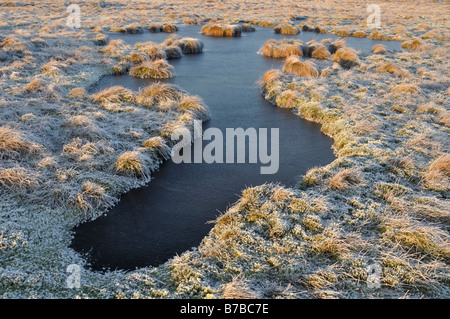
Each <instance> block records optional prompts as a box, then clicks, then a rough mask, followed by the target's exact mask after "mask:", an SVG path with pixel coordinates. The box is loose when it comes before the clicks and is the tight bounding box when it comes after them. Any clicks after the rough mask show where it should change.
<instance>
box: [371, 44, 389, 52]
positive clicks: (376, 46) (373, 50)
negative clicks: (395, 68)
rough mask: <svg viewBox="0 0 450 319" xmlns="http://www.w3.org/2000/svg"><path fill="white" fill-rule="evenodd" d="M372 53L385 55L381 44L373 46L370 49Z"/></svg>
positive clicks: (384, 49)
mask: <svg viewBox="0 0 450 319" xmlns="http://www.w3.org/2000/svg"><path fill="white" fill-rule="evenodd" d="M372 53H375V54H385V53H386V47H385V46H384V45H383V44H375V45H374V46H373V47H372Z"/></svg>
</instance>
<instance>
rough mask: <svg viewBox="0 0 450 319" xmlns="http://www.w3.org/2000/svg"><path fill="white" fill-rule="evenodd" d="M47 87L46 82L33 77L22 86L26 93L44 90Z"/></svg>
mask: <svg viewBox="0 0 450 319" xmlns="http://www.w3.org/2000/svg"><path fill="white" fill-rule="evenodd" d="M48 89H49V88H48V85H47V82H45V81H44V80H42V79H33V80H32V81H31V82H30V83H28V84H27V85H26V86H25V87H24V88H23V90H24V92H27V93H37V92H46V91H47V90H48Z"/></svg>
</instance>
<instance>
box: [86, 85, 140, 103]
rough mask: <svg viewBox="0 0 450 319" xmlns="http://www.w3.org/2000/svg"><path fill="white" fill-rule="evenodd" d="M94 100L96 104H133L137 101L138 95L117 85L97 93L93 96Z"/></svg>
mask: <svg viewBox="0 0 450 319" xmlns="http://www.w3.org/2000/svg"><path fill="white" fill-rule="evenodd" d="M92 100H93V101H94V102H96V103H120V102H130V103H133V102H135V101H136V95H135V94H134V93H133V91H131V90H129V89H126V88H124V87H123V86H120V85H116V86H112V87H110V88H107V89H103V90H101V91H99V92H97V93H96V94H94V95H93V96H92Z"/></svg>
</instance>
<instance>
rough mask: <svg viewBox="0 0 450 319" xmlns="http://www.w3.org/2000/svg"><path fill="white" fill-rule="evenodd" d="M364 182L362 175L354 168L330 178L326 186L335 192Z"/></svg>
mask: <svg viewBox="0 0 450 319" xmlns="http://www.w3.org/2000/svg"><path fill="white" fill-rule="evenodd" d="M363 181H364V178H363V176H362V173H361V172H360V171H359V170H357V169H355V168H346V169H344V170H342V171H340V172H338V173H337V174H335V175H334V176H333V177H331V178H330V180H329V183H328V186H329V187H330V188H332V189H336V190H346V189H348V188H349V187H350V186H354V185H358V184H360V183H362V182H363Z"/></svg>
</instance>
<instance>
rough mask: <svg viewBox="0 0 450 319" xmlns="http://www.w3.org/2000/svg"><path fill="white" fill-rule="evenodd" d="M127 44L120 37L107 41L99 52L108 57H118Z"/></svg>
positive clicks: (123, 51)
mask: <svg viewBox="0 0 450 319" xmlns="http://www.w3.org/2000/svg"><path fill="white" fill-rule="evenodd" d="M127 48H128V45H127V44H126V43H125V41H123V40H122V39H116V40H111V41H109V43H108V45H106V46H105V47H103V48H102V49H101V50H100V52H101V53H103V54H106V55H108V56H110V57H119V56H122V55H123V54H124V53H125V50H126V49H127Z"/></svg>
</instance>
